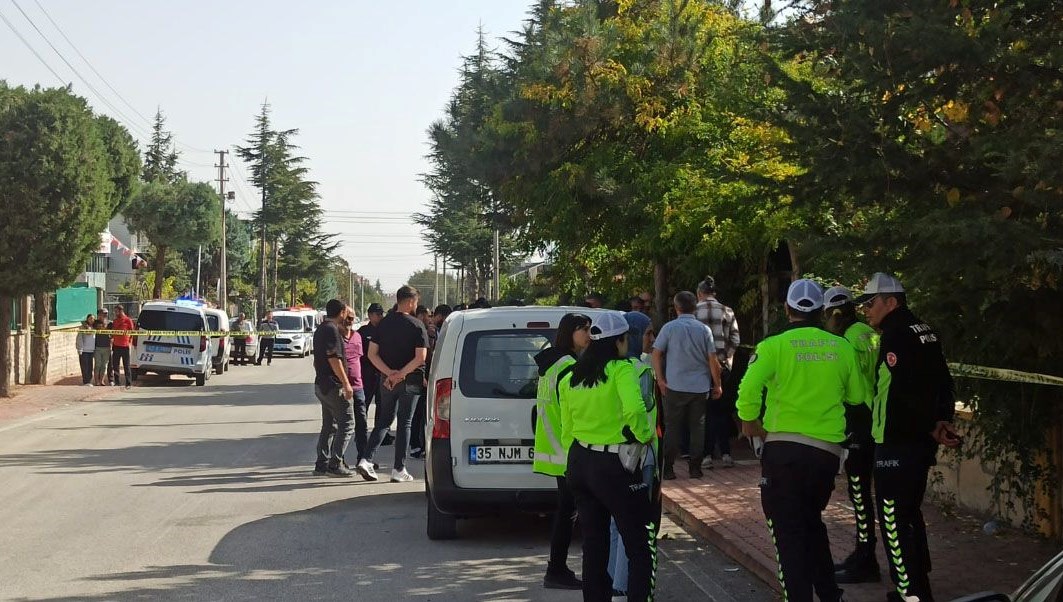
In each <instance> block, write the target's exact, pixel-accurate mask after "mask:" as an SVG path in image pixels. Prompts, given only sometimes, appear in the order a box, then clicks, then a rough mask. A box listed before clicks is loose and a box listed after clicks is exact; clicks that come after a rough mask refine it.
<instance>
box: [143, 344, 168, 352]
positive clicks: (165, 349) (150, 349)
mask: <svg viewBox="0 0 1063 602" xmlns="http://www.w3.org/2000/svg"><path fill="white" fill-rule="evenodd" d="M144 351H147V352H148V353H169V352H170V348H169V347H163V346H162V345H151V344H148V345H144Z"/></svg>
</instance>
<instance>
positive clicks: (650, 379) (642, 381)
mask: <svg viewBox="0 0 1063 602" xmlns="http://www.w3.org/2000/svg"><path fill="white" fill-rule="evenodd" d="M632 361H634V362H635V376H636V377H638V379H639V389H640V390H641V391H642V403H644V404H646V421H647V422H648V423H649V425H650V428H651V429H652V430H653V439H651V440H650V441H649V442H648V443H649V444H650V445H654V446H655V445H656V444H657V379H656V378H655V377H654V375H653V366H651V365H649V364H647V363H646V362H644V361H642V360H632ZM654 453H656V451H655V452H654Z"/></svg>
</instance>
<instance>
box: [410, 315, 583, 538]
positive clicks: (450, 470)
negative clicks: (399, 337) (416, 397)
mask: <svg viewBox="0 0 1063 602" xmlns="http://www.w3.org/2000/svg"><path fill="white" fill-rule="evenodd" d="M600 311H602V310H594V309H585V308H578V307H497V308H492V309H475V310H467V311H460V312H454V313H452V314H450V316H449V317H448V318H447V320H446V321H445V322H443V327H442V328H441V329H440V330H439V334H438V338H437V340H436V348H435V352H434V355H433V359H432V371H431V374H430V375H429V378H428V391H427V394H428V412H429V413H428V420H427V427H426V432H425V439H426V441H428V442H429V443H428V450H427V455H426V458H425V489H426V492H427V496H426V500H427V507H428V508H427V509H428V538H429V539H450V538H453V537H455V536H456V526H457V525H456V523H457V519H459V518H464V517H467V516H477V515H484V514H505V513H510V512H517V511H527V512H551V511H553V509H554V507H555V506H556V504H557V483H556V481H555V480H554V479H553V478H550V477H546V476H544V475H540V474H536V473H533V472H532V467H531V464H532V459H533V457H532V456H533V452H534V448H535V431H534V425H535V420H536V415H535V412H536V404H535V396H536V393H537V386H538V382H539V372H538V367H537V366H536V364H535V356H536V355H537V354H538V353H539V352H540V351H542V350H543V349H545V348H546V347H548V346H550V344H551V342H552V341H553V339H554V334H555V333H556V331H557V327H558V324H559V322H560V321H561V317H562V316H564V315H565V314H567V313H572V312H577V313H581V314H584V315H588V316H590V315H593V314H595V313H599V312H600Z"/></svg>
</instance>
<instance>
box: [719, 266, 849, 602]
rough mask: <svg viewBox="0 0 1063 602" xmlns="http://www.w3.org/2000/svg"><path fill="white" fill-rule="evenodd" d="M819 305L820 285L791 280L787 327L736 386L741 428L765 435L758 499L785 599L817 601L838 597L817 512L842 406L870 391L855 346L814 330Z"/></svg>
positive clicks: (841, 426)
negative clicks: (766, 524) (858, 361)
mask: <svg viewBox="0 0 1063 602" xmlns="http://www.w3.org/2000/svg"><path fill="white" fill-rule="evenodd" d="M822 309H823V289H822V288H820V286H819V285H818V284H816V283H815V282H813V281H811V280H805V279H802V280H796V281H794V282H793V283H791V284H790V288H789V290H788V291H787V293H786V316H787V318H788V319H789V325H788V326H787V327H786V328H784V329H783V330H782V332H780V333H779V334H776V335H774V336H770V337H768V338H766V339H764V340H763V341H761V342H760V344H759V345H757V350H756V353H755V354H754V355H752V356H750V359H749V368H748V369H747V370H746V374H745V376H744V377H743V378H742V383H741V385H739V388H738V416H739V418H741V419H742V433H743V434H744V435H746V436H747V437H750V438H752V437H754V436H764V437H765V443H764V449H763V454H762V456H761V460H760V465H761V479H760V500H761V505H762V506H763V508H764V517H765V518H766V519H767V523H768V530H769V531H770V532H771V538H772V542H773V543H774V544H775V553H776V558H778V561H779V573H778V575H779V583H780V585H781V586H782V590H783V598H784V599H786V600H789V601H791V602H811V600H812V592H813V591H815V593H816V595H817V596H818V597H819V599H820V601H821V602H838V601H839V600H841V599H842V590H841V589H839V588H838V584H837V583H836V582H835V580H834V560H833V559H832V558H831V552H830V540H828V538H827V527H826V526H825V525H824V524H823V509H824V508H826V507H827V503H828V502H829V501H830V495H831V491H833V490H834V475H835V474H836V473H837V472H838V463H839V462H840V460H841V456H842V442H843V441H844V440H845V408H844V404H846V403H850V404H862V403H864V402H865V399H866V398H867V396H868V395H869V394H870V393H869V392H868V391H867V390H866V385H865V382H864V379H863V378H862V377H861V375H860V369H859V368H858V367H857V365H856V353H855V352H854V351H853V346H852V345H850V344H849V342H848V341H846V340H845V339H843V338H842V337H839V336H836V335H833V334H831V333H829V332H827V331H825V330H823V329H822V328H821V319H822V313H823V311H822ZM765 388H767V397H766V398H765V397H763V391H764V389H765ZM762 403H763V404H764V406H765V413H764V420H763V424H762V423H761V421H760V420H759V418H758V417H759V416H760V411H761V404H762Z"/></svg>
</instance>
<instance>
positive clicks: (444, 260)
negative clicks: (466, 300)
mask: <svg viewBox="0 0 1063 602" xmlns="http://www.w3.org/2000/svg"><path fill="white" fill-rule="evenodd" d="M443 303H447V258H446V256H444V257H443ZM447 305H450V304H449V303H447Z"/></svg>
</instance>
